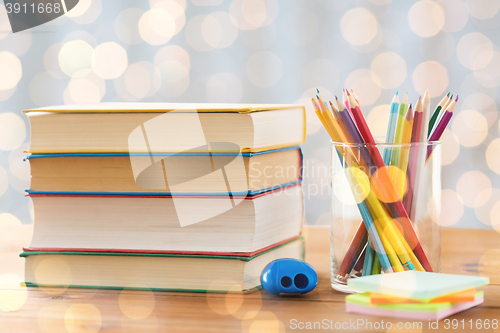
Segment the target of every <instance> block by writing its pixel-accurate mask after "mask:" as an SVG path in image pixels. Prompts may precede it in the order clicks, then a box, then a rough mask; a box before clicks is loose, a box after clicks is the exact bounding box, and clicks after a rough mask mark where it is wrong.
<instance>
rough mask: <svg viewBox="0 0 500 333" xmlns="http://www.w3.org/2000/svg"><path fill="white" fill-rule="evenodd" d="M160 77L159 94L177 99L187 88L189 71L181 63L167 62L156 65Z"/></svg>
mask: <svg viewBox="0 0 500 333" xmlns="http://www.w3.org/2000/svg"><path fill="white" fill-rule="evenodd" d="M157 67H158V69H159V70H160V75H161V86H160V90H159V91H160V93H161V94H162V95H164V96H166V97H177V96H180V95H182V94H183V93H184V91H186V89H187V87H188V86H189V69H188V68H187V67H186V66H185V65H184V64H183V63H181V62H179V61H176V60H167V61H164V62H162V63H160V64H159V65H157Z"/></svg>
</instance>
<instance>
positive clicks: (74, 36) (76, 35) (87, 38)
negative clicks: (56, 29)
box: [61, 30, 97, 49]
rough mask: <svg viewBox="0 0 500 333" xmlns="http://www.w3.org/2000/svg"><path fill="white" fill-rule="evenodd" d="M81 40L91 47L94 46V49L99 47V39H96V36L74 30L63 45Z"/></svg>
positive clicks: (66, 37)
mask: <svg viewBox="0 0 500 333" xmlns="http://www.w3.org/2000/svg"><path fill="white" fill-rule="evenodd" d="M79 39H81V40H83V41H84V42H87V43H88V44H89V45H90V46H92V49H93V48H95V47H96V46H97V39H96V38H95V35H94V34H93V33H90V32H88V31H86V30H73V31H71V32H69V33H68V34H67V35H66V36H65V37H64V39H63V42H62V44H61V45H64V44H65V43H68V42H71V41H75V40H79Z"/></svg>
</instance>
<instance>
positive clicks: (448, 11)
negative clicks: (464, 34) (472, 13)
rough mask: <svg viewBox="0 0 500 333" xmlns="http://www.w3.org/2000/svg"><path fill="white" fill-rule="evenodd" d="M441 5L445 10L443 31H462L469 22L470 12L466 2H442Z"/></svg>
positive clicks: (449, 0)
mask: <svg viewBox="0 0 500 333" xmlns="http://www.w3.org/2000/svg"><path fill="white" fill-rule="evenodd" d="M439 4H440V5H441V7H442V8H443V10H444V17H445V23H444V26H443V30H444V31H449V32H456V31H460V30H462V28H463V27H464V26H465V25H466V24H467V22H468V21H469V11H468V10H467V5H466V4H465V2H463V1H462V0H442V1H441V2H439Z"/></svg>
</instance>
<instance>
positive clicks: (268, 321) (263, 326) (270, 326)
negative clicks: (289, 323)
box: [241, 311, 286, 333]
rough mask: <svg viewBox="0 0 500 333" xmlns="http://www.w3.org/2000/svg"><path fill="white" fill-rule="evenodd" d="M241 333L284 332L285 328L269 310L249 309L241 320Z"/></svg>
mask: <svg viewBox="0 0 500 333" xmlns="http://www.w3.org/2000/svg"><path fill="white" fill-rule="evenodd" d="M241 327H242V332H243V333H261V332H267V333H285V332H286V328H285V325H284V324H283V322H281V321H280V320H279V319H278V317H276V315H275V314H274V313H273V312H271V311H249V312H248V313H247V314H246V315H245V316H244V317H243V320H242V321H241Z"/></svg>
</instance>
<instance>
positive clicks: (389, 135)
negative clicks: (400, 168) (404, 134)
mask: <svg viewBox="0 0 500 333" xmlns="http://www.w3.org/2000/svg"><path fill="white" fill-rule="evenodd" d="M398 110H399V96H398V92H397V91H396V95H394V97H393V98H392V101H391V111H390V112H389V122H388V124H387V130H386V134H385V142H386V143H394V136H395V134H396V125H397V123H398ZM391 153H392V148H390V147H386V148H385V149H384V163H385V165H389V163H390V162H391Z"/></svg>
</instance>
